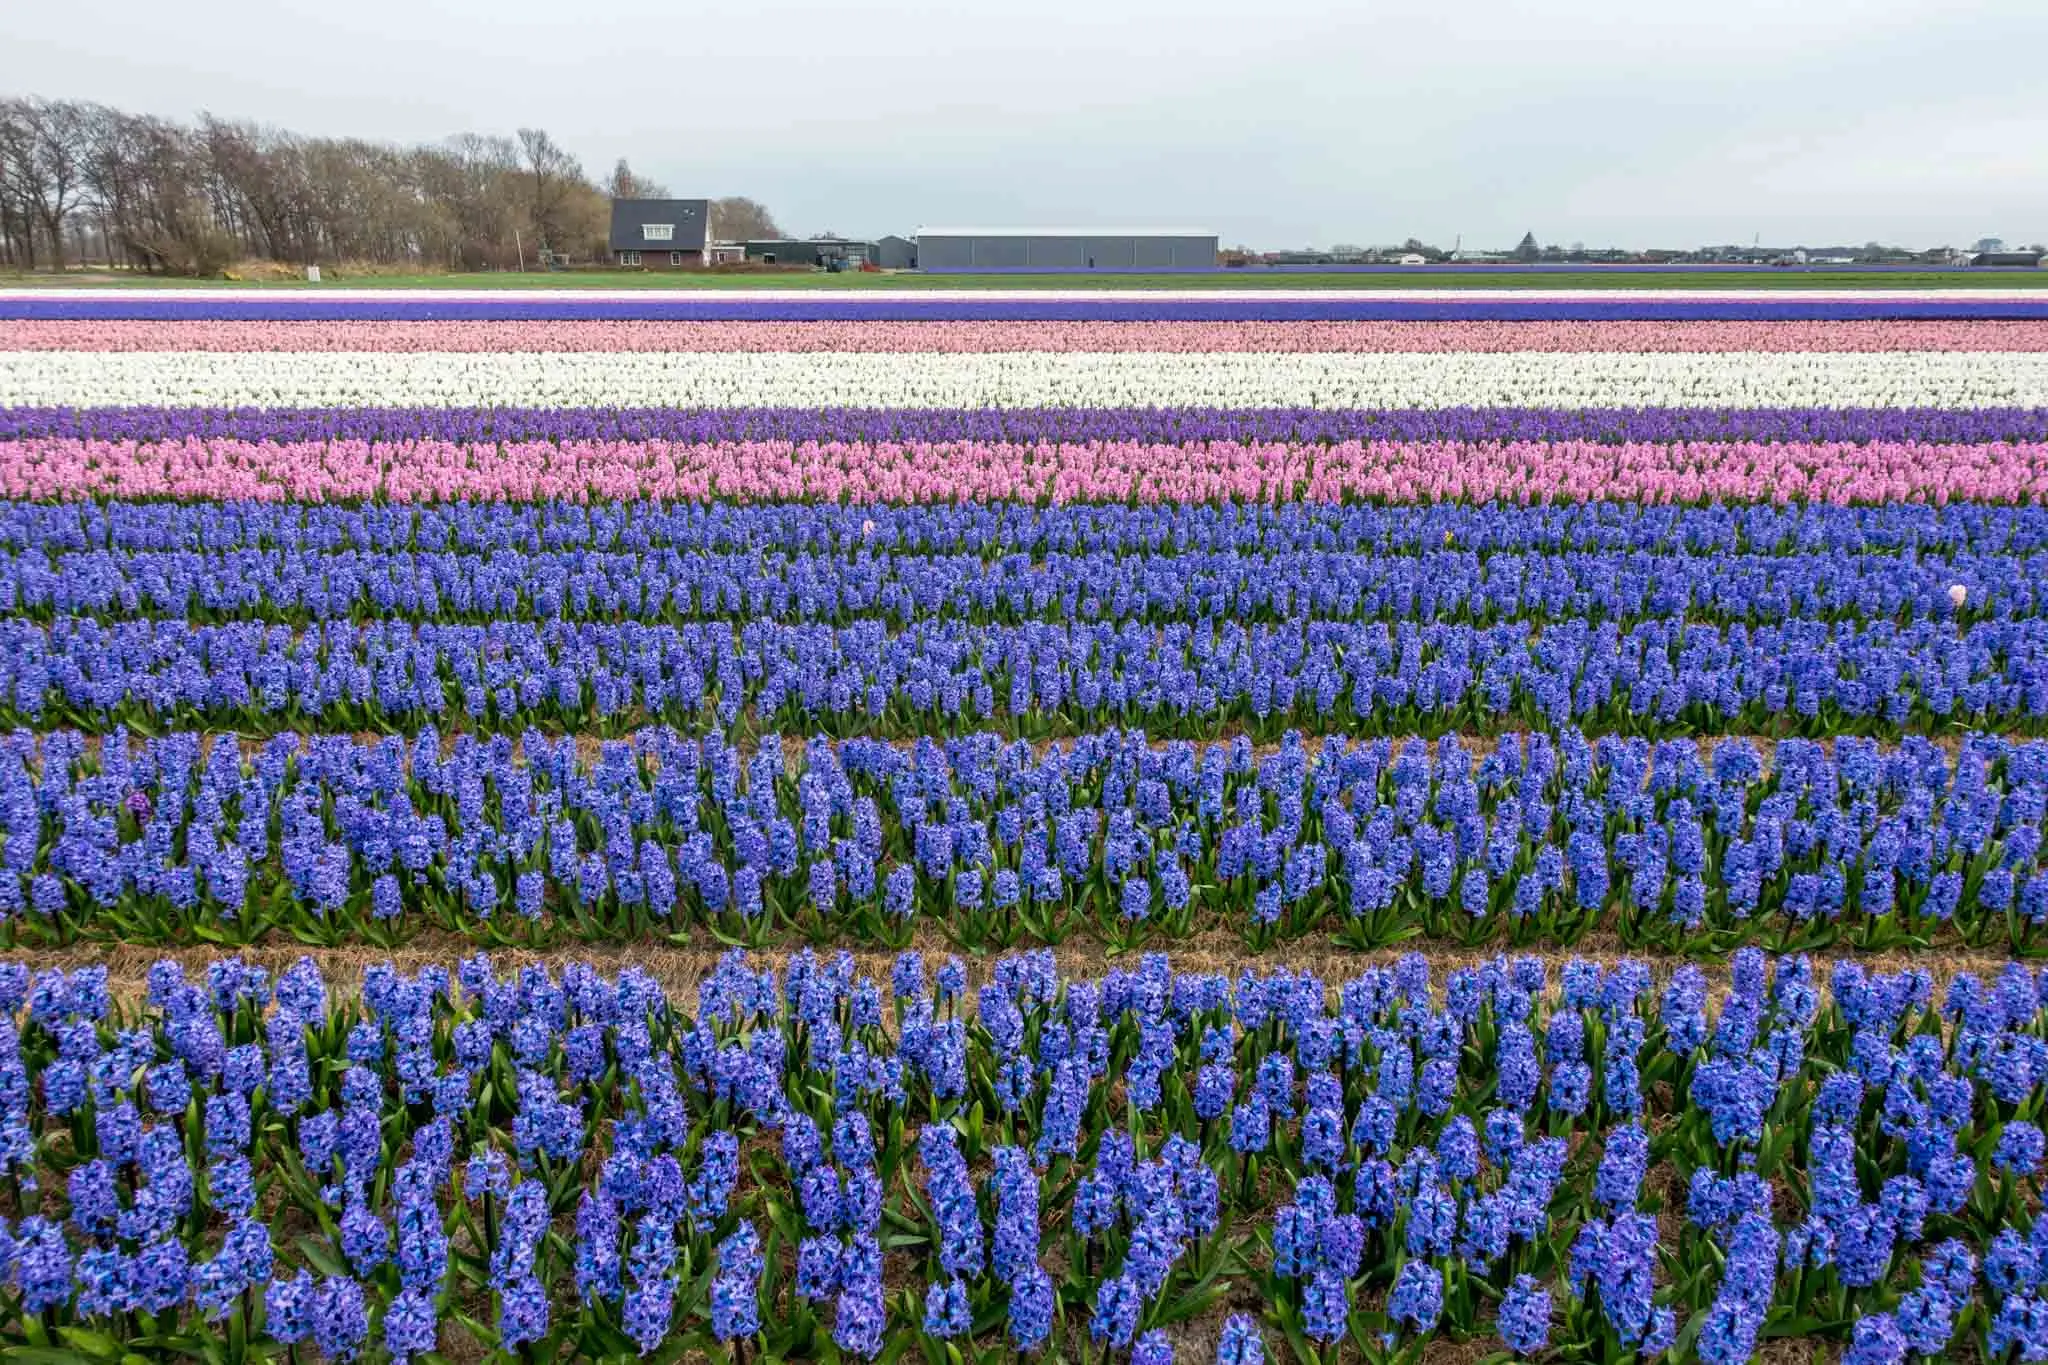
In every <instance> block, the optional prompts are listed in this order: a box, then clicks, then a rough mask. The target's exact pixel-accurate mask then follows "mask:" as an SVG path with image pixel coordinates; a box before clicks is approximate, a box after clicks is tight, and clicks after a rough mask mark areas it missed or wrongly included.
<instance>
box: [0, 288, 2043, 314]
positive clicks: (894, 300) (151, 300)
mask: <svg viewBox="0 0 2048 1365" xmlns="http://www.w3.org/2000/svg"><path fill="white" fill-rule="evenodd" d="M193 318H201V319H211V320H219V321H247V322H280V321H297V322H347V321H372V322H404V321H419V322H430V321H478V320H481V321H512V320H533V321H558V322H584V321H600V320H602V321H693V322H746V321H755V322H806V321H818V320H827V319H835V318H836V319H844V320H847V321H855V322H919V321H922V322H1006V321H1026V322H1098V321H1114V320H1119V319H1122V320H1130V319H1139V318H1144V319H1158V320H1171V321H1187V322H1354V321H1355V322H1455V321H1463V320H1478V321H1490V322H1541V321H1626V320H1653V321H1671V322H1695V321H1728V322H1851V321H1865V320H1873V319H1877V320H1890V319H1964V320H1984V319H1999V320H2032V319H2043V318H2048V290H2044V291H2042V293H2041V296H2040V297H2038V298H2012V297H1997V298H1967V297H1965V298H1958V297H1953V296H1951V297H1930V296H1928V295H1924V294H1911V293H1905V292H1900V293H1884V294H1872V295H1869V296H1866V297H1860V298H1841V297H1829V298H1801V297H1798V296H1797V295H1791V294H1788V295H1786V296H1784V297H1776V298H1755V297H1739V296H1738V297H1718V298H1717V297H1714V296H1712V295H1701V294H1690V295H1672V294H1651V293H1647V292H1636V291H1617V292H1616V293H1614V294H1611V295H1601V296H1598V297H1583V296H1581V297H1569V298H1557V297H1549V298H1545V297H1531V298H1503V297H1500V296H1498V295H1492V296H1487V295H1475V296H1472V297H1469V298H1387V297H1385V296H1380V297H1370V298H1356V297H1346V296H1345V295H1344V294H1342V293H1330V294H1328V295H1325V296H1323V297H1319V298H1303V297H1300V296H1293V297H1282V298H1245V297H1233V298H1203V297H1200V296H1190V295H1184V294H1175V293H1167V292H1159V291H1142V292H1140V291H1133V292H1131V293H1123V294H1114V293H1107V294H1097V295H1091V296H1088V297H1085V298H1077V297H1043V298H1031V297H1017V296H1016V295H1006V294H995V295H990V296H987V297H981V298H959V297H945V298H920V297H915V296H903V295H897V296H894V297H886V298H883V297H861V296H857V295H845V294H827V293H819V294H814V295H805V296H802V297H791V296H789V295H778V296H775V297H772V298H769V297H761V296H758V295H756V296H751V297H750V296H748V295H746V294H743V293H730V294H727V293H715V294H714V293H705V294H681V295H679V294H673V293H664V292H655V291H649V292H648V293H647V294H646V295H645V296H644V297H638V298H620V297H618V296H616V295H611V296H601V297H593V298H564V297H562V296H560V295H550V296H545V297H534V296H530V295H522V294H519V293H514V292H507V293H506V294H504V295H502V296H498V297H493V298H474V297H465V298H445V297H443V298H435V297H425V296H415V297H405V296H400V295H385V296H380V297H375V298H340V297H336V298H306V297H303V296H300V297H289V298H276V297H272V298H265V297H263V296H261V295H256V294H252V295H250V296H248V297H245V298H233V299H223V298H219V297H217V296H214V297H204V298H180V297H177V296H176V295H170V294H158V293H144V292H141V291H136V292H133V293H126V292H123V293H97V294H85V293H80V294H76V295H72V296H69V297H64V298H33V297H12V298H0V319H5V320H20V321H56V320H88V321H90V320H112V319H140V320H146V321H171V320H177V319H193Z"/></svg>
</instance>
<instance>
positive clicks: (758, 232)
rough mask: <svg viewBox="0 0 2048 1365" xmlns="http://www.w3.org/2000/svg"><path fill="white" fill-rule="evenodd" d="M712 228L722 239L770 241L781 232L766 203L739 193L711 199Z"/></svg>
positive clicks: (780, 234)
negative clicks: (729, 196)
mask: <svg viewBox="0 0 2048 1365" xmlns="http://www.w3.org/2000/svg"><path fill="white" fill-rule="evenodd" d="M711 230H712V232H713V233H714V234H716V236H717V237H718V239H719V240H720V241H724V242H759V241H772V240H775V239H777V238H780V237H781V236H782V235H783V233H782V229H781V228H780V227H778V226H776V223H775V215H774V214H772V213H770V212H769V211H768V207H767V205H765V204H761V203H757V202H756V201H754V200H752V199H748V198H746V197H745V196H741V195H736V196H734V197H732V198H729V199H714V200H712V201H711Z"/></svg>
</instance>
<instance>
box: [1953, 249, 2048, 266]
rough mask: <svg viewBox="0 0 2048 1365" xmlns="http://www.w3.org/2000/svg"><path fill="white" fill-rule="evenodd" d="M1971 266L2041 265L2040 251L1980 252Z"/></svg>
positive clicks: (1973, 259) (1971, 261)
mask: <svg viewBox="0 0 2048 1365" xmlns="http://www.w3.org/2000/svg"><path fill="white" fill-rule="evenodd" d="M1970 264H1971V265H2030V266H2038V265H2040V264H2041V253H2040V252H2038V251H1980V252H1978V253H1977V254H1976V255H1975V256H1973V257H1971V258H1970Z"/></svg>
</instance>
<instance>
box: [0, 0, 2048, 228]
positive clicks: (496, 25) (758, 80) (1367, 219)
mask: <svg viewBox="0 0 2048 1365" xmlns="http://www.w3.org/2000/svg"><path fill="white" fill-rule="evenodd" d="M586 16H588V17H586ZM2044 54H2048V0H1682V3H1674V0H1632V2H1629V0H1620V2H1617V0H1599V2H1596V0H1540V3H1539V0H1449V3H1445V4H1435V3H1428V2H1427V0H1425V3H1403V4H1400V5H1386V4H1382V3H1378V0H1367V2H1366V3H1356V2H1355V0H1354V2H1352V3H1346V0H1325V3H1321V4H1316V3H1307V2H1305V0H1261V2H1260V3H1254V4H1245V3H1233V4H1224V3H1221V0H1030V3H1011V4H1002V5H997V4H988V3H984V2H979V0H924V2H923V3H920V2H919V0H852V2H851V3H848V2H846V0H758V2H757V3H756V2H750V0H725V2H724V3H720V4H718V5H716V6H710V5H705V4H702V3H690V0H683V3H677V0H494V2H493V3H490V4H484V3H482V2H481V0H258V2H255V3H251V2H248V0H179V2H178V3H174V4H165V3H163V2H162V0H94V2H93V3H89V4H85V5H76V6H74V5H65V4H50V3H19V4H14V5H10V6H9V9H8V14H7V18H6V20H5V21H4V24H0V91H6V92H9V93H17V94H21V93H37V94H43V95H48V96H52V97H69V98H81V99H94V100H100V101H104V102H106V103H109V104H115V105H120V106H122V107H125V108H128V109H134V110H139V111H143V112H148V113H155V114H162V115H169V116H176V117H190V116H192V115H193V114H195V113H197V112H198V111H200V110H202V109H204V110H211V111H212V112H214V113H217V114H220V115H222V116H224V117H236V118H249V119H255V120H259V121H263V122H268V123H274V124H278V125H281V126H284V127H289V128H292V129H295V130H297V131H300V132H305V133H319V134H336V135H358V136H366V137H376V138H384V139H393V140H399V141H406V142H415V141H431V140H435V139H438V138H440V137H443V136H446V135H447V134H450V133H455V132H471V131H473V132H483V133H509V132H511V131H512V130H513V129H514V128H516V127H518V126H520V125H522V124H525V125H539V126H542V127H545V128H547V129H548V130H549V131H551V132H552V133H553V134H554V135H555V137H556V138H557V140H559V141H560V142H562V143H563V144H564V145H565V146H567V147H569V148H570V149H571V150H573V151H575V152H576V153H577V154H579V155H580V156H581V157H582V158H583V161H584V165H585V167H586V168H587V169H588V170H589V172H590V173H591V174H592V176H593V177H602V175H603V174H604V173H605V172H606V171H607V170H608V169H609V167H610V166H611V163H612V162H613V160H614V159H615V158H617V157H620V156H625V157H628V158H629V159H630V160H631V161H632V163H633V166H634V168H635V169H636V170H638V171H640V172H641V173H642V174H644V175H648V176H651V177H653V178H654V179H656V180H659V181H661V182H662V183H663V184H665V185H667V186H668V187H669V188H670V190H671V191H673V192H674V193H676V194H679V195H691V196H696V195H707V196H718V195H726V194H747V195H752V196H753V197H755V198H757V199H760V200H762V201H763V202H765V203H767V204H768V206H769V207H770V208H771V209H773V210H774V211H775V213H776V215H777V217H778V218H779V219H780V220H781V222H782V225H783V227H785V228H786V229H790V230H794V231H798V232H806V233H808V232H818V231H824V230H827V229H830V230H834V231H837V232H840V233H843V234H846V235H849V236H855V235H879V234H881V233H886V232H909V231H911V230H913V229H915V228H916V227H917V226H918V225H919V224H952V225H960V224H966V225H975V226H986V225H996V224H1011V225H1031V224H1037V225H1088V224H1099V225H1118V226H1129V225H1137V224H1147V225H1162V226H1200V227H1211V228H1214V229H1216V230H1217V231H1219V232H1221V233H1222V235H1223V238H1224V241H1225V242H1226V244H1228V243H1233V242H1243V243H1247V244H1250V245H1253V246H1258V247H1266V248H1272V247H1285V246H1298V245H1306V244H1310V243H1314V244H1328V243H1331V242H1340V241H1341V242H1358V243H1368V244H1371V243H1381V242H1391V241H1398V240H1400V239H1401V238H1404V237H1407V236H1410V235H1414V236H1420V237H1423V238H1425V239H1428V240H1430V241H1432V242H1437V243H1440V244H1442V245H1445V246H1449V245H1450V244H1451V242H1452V241H1453V239H1455V238H1457V237H1459V236H1460V235H1462V236H1463V238H1464V242H1465V245H1466V246H1467V247H1503V246H1508V245H1512V244H1513V243H1514V242H1515V241H1516V240H1517V239H1519V238H1520V237H1521V235H1522V233H1523V232H1525V231H1533V232H1535V233H1536V235H1537V237H1538V239H1539V240H1542V241H1545V242H1560V243H1566V244H1569V243H1571V242H1575V241H1583V242H1586V243H1589V244H1616V245H1623V246H1633V247H1646V246H1661V245H1671V246H1690V245H1695V244H1700V243H1708V242H1730V241H1734V242H1747V241H1750V240H1751V239H1752V238H1754V237H1757V236H1761V238H1762V239H1763V241H1764V242H1765V243H1766V244H1781V245H1782V244H1789V243H1792V242H1802V243H1806V244H1810V245H1819V244H1823V243H1833V242H1837V241H1847V242H1861V241H1864V240H1867V239H1870V238H1880V239H1883V240H1886V241H1898V242H1903V243H1905V244H1907V245H1911V246H1928V245H1934V244H1937V243H1953V244H1967V243H1968V242H1970V241H1973V240H1975V239H1976V238H1978V237H1982V236H1998V237H2003V238H2004V239H2006V240H2007V241H2008V242H2012V243H2019V242H2031V241H2038V240H2042V239H2044V238H2048V76H2044V75H2043V74H2042V70H2043V66H2042V64H2043V61H2044Z"/></svg>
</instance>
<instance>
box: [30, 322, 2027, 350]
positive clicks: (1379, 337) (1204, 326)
mask: <svg viewBox="0 0 2048 1365" xmlns="http://www.w3.org/2000/svg"><path fill="white" fill-rule="evenodd" d="M0 351H466V352H493V351H495V352H503V351H809V352H889V351H948V352H988V351H1104V352H1129V351H1169V352H1172V351H1179V352H1211V351H1252V352H1283V351H1301V352H1313V351H1408V352H1431V353H1436V352H1453V351H1485V352H1502V351H1657V352H1681V351H1698V352H1726V351H1814V352H1828V351H1833V352H1842V351H2048V322H2040V321H1911V320H1902V321H1863V322H1856V321H1838V322H1722V321H1710V322H1655V321H1614V322H1573V321H1539V322H1470V321H1467V322H1165V321H1129V322H1001V321H995V322H863V321H843V322H647V321H640V322H631V321H572V322H521V321H497V322H492V321H447V322H410V321H407V322H366V321H345V322H297V321H290V322H246V321H135V320H119V321H97V322H93V321H76V320H71V321H0Z"/></svg>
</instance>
